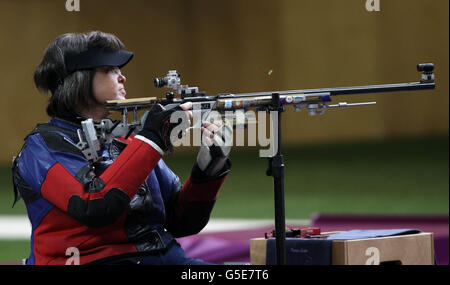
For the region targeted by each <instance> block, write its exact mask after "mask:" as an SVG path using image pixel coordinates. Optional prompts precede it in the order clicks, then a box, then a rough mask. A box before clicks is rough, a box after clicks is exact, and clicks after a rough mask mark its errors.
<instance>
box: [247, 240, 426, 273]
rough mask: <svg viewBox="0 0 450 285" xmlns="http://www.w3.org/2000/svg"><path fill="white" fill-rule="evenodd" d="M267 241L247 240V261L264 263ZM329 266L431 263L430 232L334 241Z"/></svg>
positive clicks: (253, 263)
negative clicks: (248, 244)
mask: <svg viewBox="0 0 450 285" xmlns="http://www.w3.org/2000/svg"><path fill="white" fill-rule="evenodd" d="M266 248H267V240H266V239H264V238H256V239H250V263H251V264H252V265H264V264H266ZM331 264H332V265H365V264H366V265H371V264H373V265H378V264H399V265H400V264H402V265H432V264H434V242H433V234H432V233H418V234H410V235H398V236H389V237H378V238H368V239H355V240H333V242H332V246H331Z"/></svg>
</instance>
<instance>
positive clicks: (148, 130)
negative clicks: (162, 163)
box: [138, 104, 189, 152]
mask: <svg viewBox="0 0 450 285" xmlns="http://www.w3.org/2000/svg"><path fill="white" fill-rule="evenodd" d="M175 111H181V112H183V114H184V111H183V109H181V107H180V106H177V107H175V108H172V109H170V110H165V109H164V108H163V107H162V106H161V105H160V104H157V105H155V106H154V107H153V108H152V109H151V110H150V111H147V112H146V114H144V115H143V116H142V120H143V124H142V130H141V131H139V132H138V135H141V136H143V137H146V138H147V139H149V140H151V141H153V142H154V143H155V144H156V145H158V146H159V147H160V148H161V150H163V151H164V152H171V151H172V150H173V146H172V143H171V136H172V140H174V139H177V138H178V139H179V138H181V136H182V135H183V132H182V131H180V132H179V133H177V134H172V130H173V129H174V128H175V127H176V126H178V125H180V124H183V128H181V129H182V130H185V129H187V128H188V127H189V119H188V118H187V116H186V115H184V116H186V118H185V120H182V119H179V120H178V121H177V122H175V123H171V122H170V117H171V116H172V114H173V113H174V112H175Z"/></svg>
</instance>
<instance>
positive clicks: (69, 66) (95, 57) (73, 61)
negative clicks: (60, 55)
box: [66, 48, 134, 73]
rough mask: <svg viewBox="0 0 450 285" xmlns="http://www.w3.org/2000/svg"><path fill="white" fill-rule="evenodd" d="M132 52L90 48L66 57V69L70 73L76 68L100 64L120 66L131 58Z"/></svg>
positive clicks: (92, 66) (87, 67) (81, 68)
mask: <svg viewBox="0 0 450 285" xmlns="http://www.w3.org/2000/svg"><path fill="white" fill-rule="evenodd" d="M133 55H134V54H133V53H132V52H129V51H126V50H111V49H101V48H90V49H88V50H87V51H84V52H81V53H79V54H76V55H73V56H70V57H68V58H67V59H66V70H67V72H68V73H72V72H74V71H77V70H84V69H91V68H96V67H100V66H117V67H119V68H122V67H123V66H125V65H126V64H127V63H128V62H129V61H130V60H131V59H132V58H133Z"/></svg>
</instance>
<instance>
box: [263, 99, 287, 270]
mask: <svg viewBox="0 0 450 285" xmlns="http://www.w3.org/2000/svg"><path fill="white" fill-rule="evenodd" d="M272 105H273V106H272V110H274V111H277V119H278V120H277V121H276V122H275V121H274V120H273V119H272V120H271V123H272V129H273V130H275V129H276V130H277V132H276V134H275V135H276V140H277V152H276V154H275V156H273V157H271V158H269V169H268V170H269V171H268V173H267V174H268V175H270V176H273V192H274V202H275V243H276V256H277V265H284V264H285V263H286V256H285V253H286V245H285V241H286V225H285V207H284V161H283V155H282V154H281V113H282V112H283V111H284V107H283V106H282V105H281V104H280V95H279V94H278V93H273V94H272Z"/></svg>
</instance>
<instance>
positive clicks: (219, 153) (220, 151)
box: [197, 121, 233, 176]
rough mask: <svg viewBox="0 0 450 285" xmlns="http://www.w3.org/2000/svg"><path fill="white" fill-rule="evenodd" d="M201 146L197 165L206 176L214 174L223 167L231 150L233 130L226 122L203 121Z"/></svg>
mask: <svg viewBox="0 0 450 285" xmlns="http://www.w3.org/2000/svg"><path fill="white" fill-rule="evenodd" d="M202 126H203V127H202V131H203V134H202V138H203V139H202V146H201V147H200V150H199V152H198V155H197V165H198V167H199V168H200V170H202V172H203V173H204V174H206V175H207V176H216V175H217V174H219V172H220V171H221V170H222V169H223V168H224V166H225V164H226V162H227V160H228V155H229V154H230V151H231V142H232V140H231V139H232V135H233V131H232V128H231V127H230V126H229V125H228V124H222V123H221V122H219V123H210V122H207V121H206V122H203V124H202Z"/></svg>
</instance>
